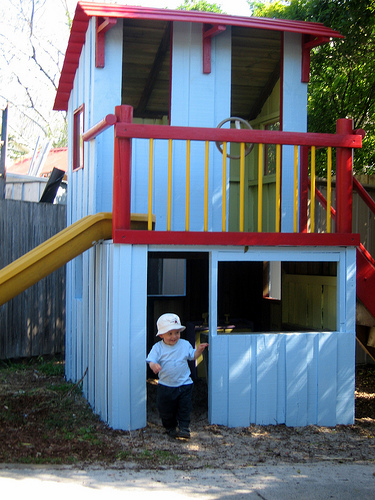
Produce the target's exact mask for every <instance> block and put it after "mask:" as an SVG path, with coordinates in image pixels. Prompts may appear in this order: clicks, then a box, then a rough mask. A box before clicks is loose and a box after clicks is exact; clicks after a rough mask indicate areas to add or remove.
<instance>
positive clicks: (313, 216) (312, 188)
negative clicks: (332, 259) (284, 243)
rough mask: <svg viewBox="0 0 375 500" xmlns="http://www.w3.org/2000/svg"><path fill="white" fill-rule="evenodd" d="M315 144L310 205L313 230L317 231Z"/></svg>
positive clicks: (312, 147)
mask: <svg viewBox="0 0 375 500" xmlns="http://www.w3.org/2000/svg"><path fill="white" fill-rule="evenodd" d="M315 181H316V178H315V146H311V207H310V219H311V232H312V233H315V186H316V182H315Z"/></svg>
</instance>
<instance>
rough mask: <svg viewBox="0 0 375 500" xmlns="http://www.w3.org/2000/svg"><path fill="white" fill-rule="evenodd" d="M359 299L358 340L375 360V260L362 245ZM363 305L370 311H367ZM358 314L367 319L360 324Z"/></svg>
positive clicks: (358, 253) (358, 279)
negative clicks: (373, 337) (374, 337)
mask: <svg viewBox="0 0 375 500" xmlns="http://www.w3.org/2000/svg"><path fill="white" fill-rule="evenodd" d="M357 299H359V303H358V304H357V328H356V336H357V340H358V342H359V343H360V344H361V346H362V348H363V349H364V350H365V351H366V352H367V354H369V356H371V358H372V359H373V360H374V361H375V339H372V336H373V332H374V331H375V328H374V327H375V261H374V259H373V258H372V257H371V255H370V254H369V253H368V252H367V251H366V249H365V248H364V247H363V246H362V245H361V246H359V247H357ZM363 306H364V307H365V308H366V310H367V311H368V312H367V313H366V311H365V310H364V309H363ZM358 316H362V317H363V316H366V319H365V320H364V321H360V322H359V323H360V324H358ZM361 323H362V325H363V326H361ZM370 337H371V338H370ZM369 343H370V344H372V345H369Z"/></svg>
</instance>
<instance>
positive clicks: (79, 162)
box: [73, 104, 85, 171]
mask: <svg viewBox="0 0 375 500" xmlns="http://www.w3.org/2000/svg"><path fill="white" fill-rule="evenodd" d="M84 112H85V105H84V104H82V105H81V106H79V107H78V108H77V109H75V110H74V112H73V171H75V170H79V169H80V168H83V164H84V163H83V154H84V153H83V140H82V134H83V131H84V129H85V121H84V120H85V113H84ZM81 119H82V122H81Z"/></svg>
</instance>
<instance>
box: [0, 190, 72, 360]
mask: <svg viewBox="0 0 375 500" xmlns="http://www.w3.org/2000/svg"><path fill="white" fill-rule="evenodd" d="M0 214H1V216H0V235H1V240H0V262H1V267H5V266H6V265H8V264H10V263H11V262H13V261H14V260H16V259H17V258H19V257H21V256H23V255H24V254H25V253H27V252H28V251H30V250H32V249H33V248H35V247H36V246H37V245H39V244H40V243H43V242H44V241H46V240H47V239H48V238H50V237H51V236H54V235H55V234H56V233H58V232H59V231H61V230H62V229H64V228H65V227H66V206H65V205H51V204H50V203H33V202H25V201H18V200H2V201H1V202H0ZM64 343H65V266H63V267H61V268H60V269H58V270H57V271H55V272H54V273H52V274H50V275H49V276H47V277H46V278H44V279H42V280H41V281H39V282H38V283H36V284H35V285H33V286H32V287H30V288H28V289H27V290H26V291H24V292H23V293H21V294H19V295H18V296H17V297H15V298H13V299H12V300H10V301H9V302H7V303H6V304H4V305H3V306H1V307H0V359H6V358H23V357H30V356H40V355H48V354H61V353H63V352H64Z"/></svg>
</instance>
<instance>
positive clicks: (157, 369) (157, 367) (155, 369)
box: [149, 361, 161, 375]
mask: <svg viewBox="0 0 375 500" xmlns="http://www.w3.org/2000/svg"><path fill="white" fill-rule="evenodd" d="M149 367H150V368H151V370H152V371H153V372H154V373H155V375H157V374H158V373H159V372H160V370H161V366H160V365H159V363H153V362H152V361H151V363H149Z"/></svg>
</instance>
